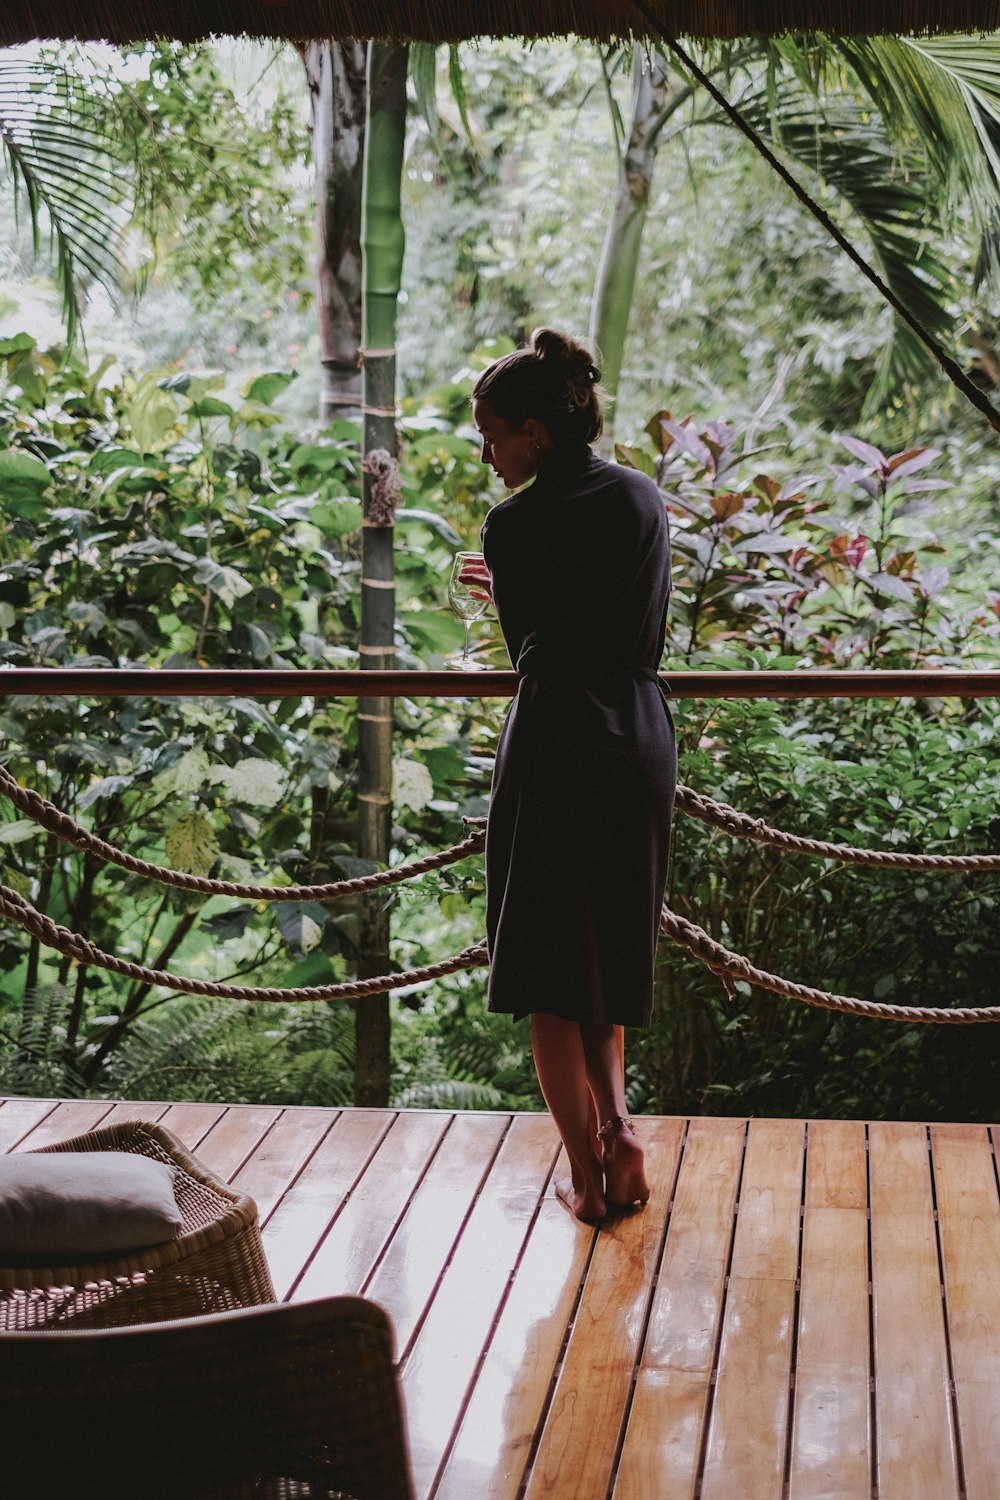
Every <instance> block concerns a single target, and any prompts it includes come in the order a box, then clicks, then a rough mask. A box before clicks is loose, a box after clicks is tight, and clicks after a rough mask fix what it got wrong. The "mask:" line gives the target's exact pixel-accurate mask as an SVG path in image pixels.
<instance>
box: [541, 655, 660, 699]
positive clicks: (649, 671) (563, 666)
mask: <svg viewBox="0 0 1000 1500" xmlns="http://www.w3.org/2000/svg"><path fill="white" fill-rule="evenodd" d="M516 671H517V675H518V677H543V676H548V677H556V676H559V677H565V678H567V679H569V680H570V681H573V682H579V683H583V684H584V685H589V684H593V685H595V686H597V685H599V684H602V683H607V684H612V683H625V682H631V681H633V680H634V679H635V678H636V677H639V678H642V680H643V681H644V682H655V683H656V685H657V687H658V688H660V690H661V692H662V691H663V690H664V687H665V684H663V683H662V682H661V681H660V677H659V673H658V672H657V670H656V668H655V667H641V666H638V665H636V664H635V663H634V662H628V661H603V662H602V661H597V662H594V661H589V662H580V661H570V660H569V659H568V658H567V657H559V656H550V655H548V654H547V653H546V652H544V651H543V650H542V648H541V647H540V646H525V648H524V650H523V651H522V652H521V654H520V656H519V657H518V658H517V667H516Z"/></svg>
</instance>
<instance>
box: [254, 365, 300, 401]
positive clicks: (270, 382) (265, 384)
mask: <svg viewBox="0 0 1000 1500" xmlns="http://www.w3.org/2000/svg"><path fill="white" fill-rule="evenodd" d="M294 379H295V371H294V370H291V371H278V370H273V371H271V372H270V373H269V374H267V375H258V376H257V378H256V379H255V380H251V381H250V384H249V385H248V386H246V387H245V388H244V391H243V394H244V396H246V398H247V400H248V401H260V402H261V403H262V404H263V405H264V406H269V405H270V403H271V402H272V401H273V400H274V398H275V396H280V395H281V392H282V391H283V390H286V389H287V387H288V386H290V385H291V383H292V381H293V380H294Z"/></svg>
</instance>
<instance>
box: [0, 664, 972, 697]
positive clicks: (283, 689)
mask: <svg viewBox="0 0 1000 1500" xmlns="http://www.w3.org/2000/svg"><path fill="white" fill-rule="evenodd" d="M660 680H661V682H663V684H664V686H665V687H666V688H667V690H668V692H669V694H670V696H671V697H672V698H998V697H1000V672H975V671H968V672H966V671H952V670H950V669H941V670H936V669H931V670H924V671H918V672H896V671H885V672H879V671H850V670H837V669H835V668H831V669H828V670H825V671H796V672H768V671H761V672H726V671H723V672H684V671H679V672H678V671H672V672H662V673H661V674H660ZM516 690H517V674H516V673H515V672H493V671H488V672H461V671H452V672H378V671H350V672H341V671H320V670H317V671H309V670H306V671H287V670H285V671H261V670H244V669H243V668H234V669H222V668H218V669H217V668H214V667H211V668H206V669H205V670H202V671H198V670H193V671H192V670H181V671H175V670H173V669H172V668H171V669H167V668H142V667H11V668H7V669H4V670H0V698H3V697H28V696H31V697H45V698H49V697H79V698H395V697H404V698H511V697H513V695H514V693H515V692H516Z"/></svg>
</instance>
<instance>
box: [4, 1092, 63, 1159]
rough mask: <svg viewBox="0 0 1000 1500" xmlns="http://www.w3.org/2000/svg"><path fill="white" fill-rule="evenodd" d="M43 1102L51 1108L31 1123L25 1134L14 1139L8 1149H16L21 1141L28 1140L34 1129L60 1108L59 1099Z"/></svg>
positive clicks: (6, 1101) (5, 1101)
mask: <svg viewBox="0 0 1000 1500" xmlns="http://www.w3.org/2000/svg"><path fill="white" fill-rule="evenodd" d="M9 1102H10V1101H9V1100H6V1099H5V1100H4V1103H5V1104H6V1103H9ZM43 1102H44V1103H45V1104H48V1105H49V1108H48V1109H47V1110H46V1111H45V1114H44V1115H42V1118H41V1119H40V1120H36V1121H35V1123H34V1125H29V1126H28V1128H27V1130H25V1131H24V1132H23V1134H21V1135H19V1136H18V1138H17V1140H16V1141H13V1142H12V1143H11V1145H9V1146H8V1147H7V1148H6V1149H7V1150H8V1151H16V1150H17V1148H18V1146H20V1144H21V1142H22V1141H24V1140H26V1139H27V1138H28V1136H29V1135H30V1134H31V1132H32V1131H33V1130H37V1129H38V1127H39V1125H42V1124H44V1123H45V1121H46V1120H47V1119H48V1118H49V1117H50V1115H52V1113H53V1112H54V1111H55V1110H57V1109H58V1108H59V1100H58V1099H51V1100H49V1099H46V1100H44V1101H43Z"/></svg>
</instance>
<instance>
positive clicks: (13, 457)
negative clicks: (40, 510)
mask: <svg viewBox="0 0 1000 1500" xmlns="http://www.w3.org/2000/svg"><path fill="white" fill-rule="evenodd" d="M51 481H52V476H51V475H50V473H49V471H48V469H47V468H46V467H45V465H44V464H43V463H42V461H41V460H40V459H38V458H35V457H34V456H33V455H32V454H30V453H19V452H17V451H16V450H15V449H13V448H3V449H0V495H2V496H3V497H4V498H5V499H6V498H8V497H9V496H10V495H12V494H36V493H39V492H40V491H41V490H45V489H48V487H49V485H50V483H51Z"/></svg>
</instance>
